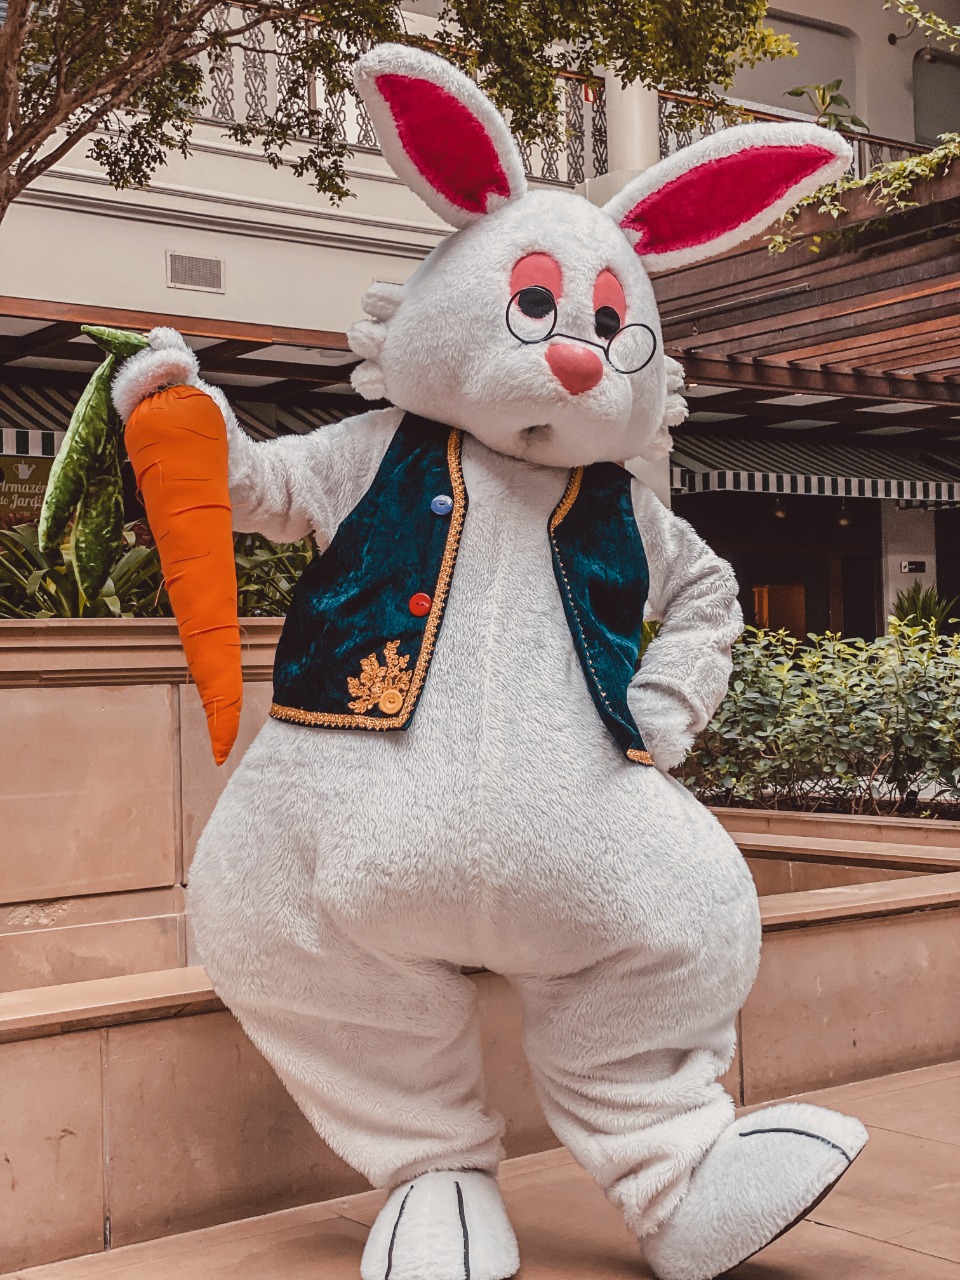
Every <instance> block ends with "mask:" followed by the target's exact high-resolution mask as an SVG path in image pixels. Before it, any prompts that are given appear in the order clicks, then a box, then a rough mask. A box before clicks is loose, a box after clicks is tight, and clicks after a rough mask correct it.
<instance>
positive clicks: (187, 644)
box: [125, 387, 243, 764]
mask: <svg viewBox="0 0 960 1280" xmlns="http://www.w3.org/2000/svg"><path fill="white" fill-rule="evenodd" d="M125 439H126V445H127V452H128V453H129V455H130V461H131V462H132V463H133V469H134V473H135V475H136V477H137V487H138V488H139V490H140V493H141V494H142V496H143V505H144V507H145V508H146V512H147V519H148V521H149V522H150V528H151V530H152V532H153V536H154V538H156V541H157V549H158V551H159V553H160V564H161V567H162V568H163V574H164V580H165V584H166V588H167V593H168V594H169V596H170V604H171V605H172V607H173V612H174V616H175V617H176V619H177V626H178V627H179V629H180V640H181V643H182V644H183V650H184V653H185V654H186V658H187V666H188V667H189V669H190V674H191V675H192V676H193V679H194V680H195V681H196V685H197V690H198V691H199V694H200V698H201V700H202V701H203V707H204V710H205V711H206V713H207V728H208V730H209V732H210V743H211V745H212V747H213V756H214V759H215V760H216V762H217V764H223V762H224V760H226V758H227V756H228V755H229V754H230V748H231V747H232V746H233V744H234V742H235V740H236V737H237V728H238V726H239V723H240V707H241V704H242V701H243V674H242V669H241V663H240V622H239V618H238V615H237V567H236V562H235V560H234V554H233V527H232V520H231V514H230V493H229V489H228V486H227V431H226V426H225V424H224V421H223V414H222V413H221V412H220V410H219V408H218V407H217V405H216V404H215V403H214V401H213V400H212V399H211V398H210V396H208V395H207V394H206V393H205V392H203V391H201V390H200V389H199V388H198V387H169V388H167V390H165V391H159V392H157V394H156V395H152V396H150V397H149V399H147V400H144V401H143V403H142V404H140V405H138V406H137V408H136V409H135V410H134V411H133V413H132V414H131V415H130V419H129V421H128V422H127V428H126V434H125Z"/></svg>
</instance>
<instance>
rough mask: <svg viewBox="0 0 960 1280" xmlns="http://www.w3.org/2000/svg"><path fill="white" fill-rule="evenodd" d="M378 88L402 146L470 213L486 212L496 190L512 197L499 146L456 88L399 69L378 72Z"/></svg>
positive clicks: (435, 186)
mask: <svg viewBox="0 0 960 1280" xmlns="http://www.w3.org/2000/svg"><path fill="white" fill-rule="evenodd" d="M377 88H378V89H379V91H380V93H381V94H382V95H383V99H384V101H385V102H386V104H387V106H388V107H389V108H390V111H391V114H392V115H393V121H394V124H395V125H396V127H397V134H398V135H399V138H400V142H401V144H402V145H403V149H404V151H405V152H406V154H407V156H408V157H409V159H410V160H411V161H412V163H413V164H414V165H415V166H416V168H417V170H418V171H419V173H420V174H421V175H422V177H424V178H425V179H426V181H427V182H429V184H430V186H431V187H433V189H434V191H437V192H439V193H440V195H442V196H443V198H444V199H445V200H448V201H449V202H450V204H452V205H454V207H455V208H457V209H465V210H466V211H467V212H468V213H486V212H487V206H488V201H489V198H490V196H492V195H494V196H502V197H503V198H504V200H507V199H509V197H510V183H509V182H508V180H507V175H506V174H505V173H504V171H503V165H502V164H501V163H500V157H499V155H498V154H497V149H496V147H495V146H494V145H493V142H492V141H491V140H490V137H489V135H488V134H487V132H486V130H485V129H484V127H483V125H482V124H481V123H480V121H479V120H478V119H477V118H476V117H475V116H474V115H473V113H472V112H471V111H469V110H468V108H467V107H465V106H464V105H463V103H462V102H460V101H459V100H458V99H457V98H455V97H454V96H453V94H452V93H448V92H447V91H446V89H441V88H440V86H439V85H436V84H432V83H431V82H430V81H429V80H420V79H417V78H415V77H414V76H401V75H382V76H378V77H377Z"/></svg>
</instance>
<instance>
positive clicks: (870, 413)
mask: <svg viewBox="0 0 960 1280" xmlns="http://www.w3.org/2000/svg"><path fill="white" fill-rule="evenodd" d="M913 199H915V200H916V201H917V207H916V208H913V209H911V210H909V211H907V212H905V213H901V214H899V215H897V216H895V217H889V218H886V219H883V220H881V221H879V222H878V221H875V219H876V217H877V209H876V206H874V205H871V204H870V203H869V202H868V200H867V199H866V197H865V196H864V195H863V193H860V192H857V193H848V195H847V197H846V199H845V203H846V204H847V206H848V212H847V213H845V214H844V215H842V216H841V217H840V218H839V219H838V220H837V221H836V222H833V221H832V220H831V219H829V218H825V217H824V216H822V215H816V214H815V213H813V212H809V213H804V214H803V215H802V217H801V219H800V220H798V222H797V224H796V227H797V229H798V231H799V232H800V233H801V234H802V237H803V238H802V239H801V241H800V243H799V244H798V245H797V246H795V247H793V248H791V249H789V250H788V251H787V252H786V253H783V254H779V255H771V254H770V253H769V251H768V249H767V246H766V242H765V241H764V240H762V239H757V240H753V241H750V242H749V243H748V244H747V245H745V246H741V247H740V248H739V249H737V250H736V251H734V252H731V253H728V254H726V255H724V256H723V257H720V258H716V259H713V260H711V261H708V262H705V263H702V264H699V265H697V266H693V267H686V268H682V269H679V270H675V271H669V272H664V273H663V274H661V275H659V276H657V277H656V278H655V280H654V288H655V291H656V294H657V297H658V300H659V302H660V308H661V315H662V319H663V326H664V345H665V348H666V350H667V352H668V353H669V354H670V355H673V356H675V357H676V358H677V359H678V360H680V361H681V363H682V364H683V366H684V368H685V370H686V373H687V381H688V383H689V384H697V385H693V386H692V396H691V408H692V409H694V410H695V411H699V413H700V414H701V415H703V414H705V415H708V416H706V417H700V419H699V421H700V424H701V425H706V423H707V422H708V421H710V420H711V419H710V417H709V415H710V414H721V413H722V414H725V415H730V416H728V417H724V418H715V419H713V420H714V421H716V422H718V423H721V422H722V423H724V424H728V425H729V426H730V428H731V429H734V426H735V424H736V423H737V422H738V421H741V420H742V421H741V425H744V426H748V427H750V428H751V429H754V430H756V429H758V428H761V429H765V428H771V427H780V428H783V429H794V430H808V431H809V432H810V433H811V434H810V437H809V438H816V437H817V436H818V435H819V436H820V437H821V438H824V439H826V438H829V439H837V438H842V437H846V438H848V439H849V437H850V435H851V434H856V435H860V434H863V433H867V435H868V436H869V434H870V433H877V434H880V435H882V436H890V435H894V434H895V433H896V434H904V435H906V434H907V433H908V431H909V432H913V431H914V430H922V431H924V432H937V433H940V434H941V436H942V438H943V439H944V440H948V439H950V438H952V437H955V436H960V169H958V170H957V171H956V172H954V173H952V174H949V175H948V176H947V177H945V178H940V179H936V180H933V181H930V182H926V183H923V184H921V185H920V186H918V187H917V188H916V189H915V191H914V193H913ZM834 231H836V232H839V233H841V236H840V239H834V238H833V237H832V236H827V237H826V238H823V239H821V241H820V244H819V252H818V253H816V254H815V253H812V252H811V245H812V244H813V241H812V240H811V237H812V236H813V235H821V236H823V234H824V233H825V232H834Z"/></svg>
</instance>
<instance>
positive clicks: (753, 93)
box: [730, 9, 857, 113]
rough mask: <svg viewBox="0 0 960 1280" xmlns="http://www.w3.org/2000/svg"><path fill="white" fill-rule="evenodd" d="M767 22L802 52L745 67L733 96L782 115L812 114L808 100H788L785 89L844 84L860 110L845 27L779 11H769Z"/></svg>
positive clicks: (852, 47)
mask: <svg viewBox="0 0 960 1280" xmlns="http://www.w3.org/2000/svg"><path fill="white" fill-rule="evenodd" d="M766 20H767V23H768V24H769V25H770V26H771V27H773V29H774V30H775V31H779V32H782V33H785V34H786V35H788V36H790V37H791V38H792V39H793V41H794V43H795V44H796V45H797V47H798V49H799V53H798V54H797V56H796V57H795V58H776V59H775V60H774V61H773V62H761V63H760V64H759V65H758V66H756V67H744V68H743V70H742V71H740V72H739V73H738V75H737V78H736V80H735V81H734V85H733V89H732V90H731V94H730V96H731V97H733V98H739V99H741V100H742V101H744V102H751V103H754V104H756V105H758V106H765V107H773V108H775V109H776V110H779V111H789V112H791V113H797V112H801V111H807V112H810V111H811V110H812V108H811V105H810V103H809V102H808V101H807V100H806V99H805V98H787V97H785V96H784V94H785V93H786V91H787V89H793V88H794V87H795V86H796V85H798V84H829V83H830V81H831V80H842V81H843V88H842V89H841V90H840V92H841V93H842V94H843V95H844V97H846V98H849V99H850V101H851V102H852V103H853V110H854V112H856V110H857V64H856V48H855V42H854V37H853V34H852V33H851V32H849V31H847V30H845V29H844V28H843V27H835V26H831V25H830V24H827V23H819V22H811V21H810V19H809V18H799V17H795V16H794V15H793V14H791V13H783V12H782V11H780V10H777V9H770V10H768V12H767V19H766Z"/></svg>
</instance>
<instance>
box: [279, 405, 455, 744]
mask: <svg viewBox="0 0 960 1280" xmlns="http://www.w3.org/2000/svg"><path fill="white" fill-rule="evenodd" d="M462 449H463V433H462V432H461V431H459V430H458V429H457V428H456V427H454V428H452V429H451V431H450V435H449V436H448V438H447V466H448V467H449V470H450V484H451V486H452V488H453V511H452V512H451V513H450V529H449V532H448V533H447V541H446V544H445V546H444V549H443V559H442V561H441V562H440V573H439V576H438V577H437V586H436V589H435V591H434V593H433V602H432V604H431V607H430V613H429V615H428V617H427V625H426V627H425V628H424V633H423V644H422V645H421V646H420V653H419V656H418V658H417V665H416V666H415V667H414V669H413V676H412V679H411V680H410V685H409V688H408V689H407V691H406V696H405V697H404V700H403V706H402V707H401V708H400V710H399V711H398V712H397V714H396V715H392V716H391V715H382V716H369V715H357V714H356V713H354V714H352V715H337V714H335V713H333V712H329V711H301V710H300V708H299V707H284V706H281V705H280V704H279V703H277V702H275V703H274V704H273V705H272V706H271V708H270V715H271V716H272V717H273V719H274V720H290V721H293V723H294V724H309V725H320V726H323V725H326V726H327V727H328V728H331V729H399V728H401V727H402V726H403V725H404V724H406V722H407V721H408V720H409V719H410V717H411V715H413V709H414V707H415V706H416V705H417V699H418V698H419V696H420V691H421V690H422V688H423V684H424V681H425V680H426V678H427V668H428V667H429V666H430V659H431V658H432V657H433V649H434V646H435V644H436V642H437V632H438V630H439V628H440V620H441V618H442V616H443V608H444V605H445V603H446V599H447V593H448V592H449V590H450V582H451V580H452V578H453V570H454V566H455V565H456V562H457V552H458V551H459V549H460V537H461V534H462V533H463V522H464V518H465V516H466V492H467V491H466V486H465V485H464V483H463V465H462V462H461V456H460V455H461V452H462Z"/></svg>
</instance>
